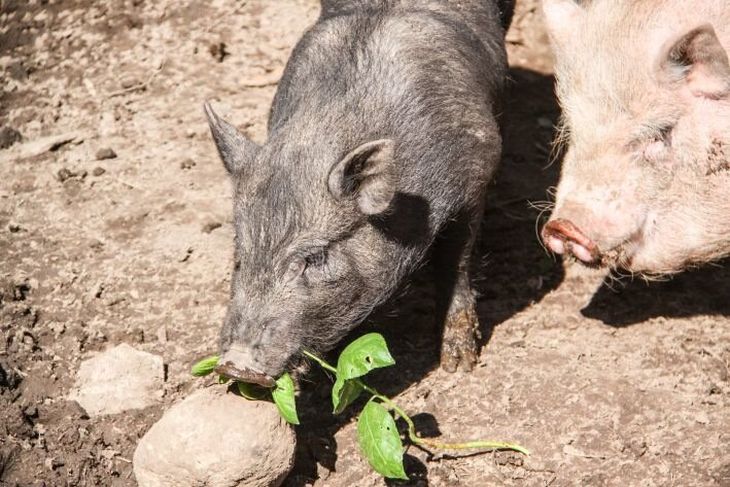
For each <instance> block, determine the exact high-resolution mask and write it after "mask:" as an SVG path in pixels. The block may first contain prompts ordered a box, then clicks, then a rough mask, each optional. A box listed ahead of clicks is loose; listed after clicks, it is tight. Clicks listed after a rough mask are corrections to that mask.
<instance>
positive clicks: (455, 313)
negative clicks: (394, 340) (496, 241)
mask: <svg viewBox="0 0 730 487" xmlns="http://www.w3.org/2000/svg"><path fill="white" fill-rule="evenodd" d="M482 210H483V206H482V205H480V206H479V208H478V210H475V211H473V212H471V213H469V214H463V215H461V216H460V217H459V218H457V219H456V220H455V221H453V222H451V224H449V225H448V227H447V228H446V229H445V230H444V231H443V232H442V234H441V235H440V238H439V240H438V241H437V243H436V247H435V248H434V272H435V274H436V275H435V278H436V287H437V291H438V294H439V298H438V299H439V302H438V304H439V312H440V313H439V315H438V316H440V317H442V319H443V323H444V328H443V340H442V343H441V367H442V368H443V369H444V370H445V371H447V372H456V370H457V368H461V369H462V370H463V371H470V370H472V369H473V368H474V365H475V364H476V362H477V358H478V356H479V353H478V352H479V350H478V347H477V336H478V333H479V317H478V316H477V312H476V299H475V292H474V291H473V290H472V286H471V277H470V268H471V262H472V251H473V247H474V242H475V240H476V238H477V235H478V233H479V226H480V224H481V218H482Z"/></svg>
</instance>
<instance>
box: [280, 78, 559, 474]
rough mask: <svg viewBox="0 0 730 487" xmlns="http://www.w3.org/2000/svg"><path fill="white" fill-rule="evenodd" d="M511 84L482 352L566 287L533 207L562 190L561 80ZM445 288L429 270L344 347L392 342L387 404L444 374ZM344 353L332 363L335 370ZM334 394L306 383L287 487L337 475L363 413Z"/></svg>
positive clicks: (322, 384) (490, 212)
mask: <svg viewBox="0 0 730 487" xmlns="http://www.w3.org/2000/svg"><path fill="white" fill-rule="evenodd" d="M510 78H511V79H512V82H511V83H510V85H509V89H508V97H507V103H506V105H505V107H504V117H503V126H504V151H503V163H502V167H501V168H500V170H499V171H498V174H497V176H496V177H495V180H494V182H493V183H492V185H491V187H490V191H489V196H488V201H487V209H486V214H485V220H484V223H483V230H482V238H481V239H480V242H479V247H478V252H477V255H476V257H477V259H476V260H477V261H479V263H480V264H481V265H480V266H479V267H480V269H479V272H477V275H478V276H479V277H478V279H477V289H478V291H479V294H480V298H479V306H478V311H479V319H480V324H481V330H480V331H481V335H482V340H481V345H482V346H488V342H489V337H490V336H491V332H492V329H493V328H494V327H495V326H498V325H499V324H500V323H502V322H503V321H505V320H506V319H508V318H509V317H510V316H512V315H514V314H515V313H518V312H519V311H521V310H522V309H524V308H525V307H527V306H529V305H530V304H531V303H533V302H536V301H539V300H540V299H541V298H542V297H543V296H544V295H545V294H546V293H548V292H549V291H550V290H552V289H554V288H555V287H556V286H557V285H558V284H560V282H561V281H562V278H563V270H562V266H561V265H560V264H559V263H556V262H555V261H554V260H553V259H552V258H551V257H550V256H548V255H547V254H546V252H545V251H544V250H543V248H542V247H541V245H540V243H539V242H538V240H537V236H536V220H537V218H538V216H539V211H538V210H536V209H535V208H533V206H532V203H535V202H540V201H544V200H545V199H546V198H547V196H546V189H547V188H549V187H552V186H554V185H555V184H556V183H557V178H558V172H559V168H558V165H557V164H554V165H552V166H550V167H547V164H548V159H549V155H550V147H551V141H552V138H553V127H554V125H555V124H556V122H557V118H558V115H559V109H558V106H557V103H556V101H555V98H554V96H553V87H552V86H553V79H552V77H549V76H544V75H542V74H540V73H537V72H533V71H529V70H524V69H512V70H511V71H510ZM437 279H439V276H437V275H434V272H433V270H432V269H431V267H430V266H428V265H427V266H424V268H423V269H422V270H421V271H419V272H418V273H417V274H416V275H415V276H414V277H413V279H412V281H411V283H410V284H409V285H408V287H407V288H405V289H404V290H403V292H402V293H401V294H400V295H399V297H398V298H396V299H394V300H392V301H391V302H390V303H389V304H388V305H387V306H385V307H384V308H383V309H381V310H379V311H378V312H376V313H375V314H374V316H373V317H372V319H371V320H370V323H368V324H366V325H364V326H362V327H360V328H358V329H357V330H356V331H355V332H354V333H353V334H352V335H351V336H349V337H347V338H346V339H345V340H343V344H346V343H349V342H350V341H352V340H353V339H354V338H356V337H358V336H360V335H362V334H363V333H365V332H367V331H372V330H376V331H378V332H380V333H382V334H383V335H384V336H385V338H386V340H387V342H388V344H389V347H390V349H391V352H392V354H393V356H394V357H395V359H396V362H397V365H396V367H397V373H396V374H394V373H393V372H392V370H390V371H389V370H384V371H380V372H377V371H376V372H375V373H373V374H372V376H371V375H369V376H368V382H369V383H371V385H373V386H374V387H376V388H377V389H378V390H379V391H380V392H382V393H384V394H386V395H396V394H398V393H399V392H401V391H402V390H404V389H406V388H407V387H408V386H409V385H411V384H413V383H415V382H417V381H419V380H421V379H423V377H425V376H426V375H427V374H428V373H429V372H430V371H432V370H433V369H435V368H436V367H438V361H439V352H440V336H441V325H440V324H439V323H435V322H434V321H435V320H434V316H435V314H436V313H435V306H434V301H435V299H434V298H435V292H434V289H433V287H434V286H433V283H434V281H436V280H437ZM340 350H341V349H340ZM338 352H339V350H335V351H333V352H332V353H331V354H329V357H330V360H331V361H332V362H334V360H335V358H336V357H337V354H338ZM459 373H461V372H459ZM330 386H331V380H330V378H328V377H327V376H326V375H325V374H324V373H323V372H321V371H312V373H310V374H308V376H307V382H303V383H302V392H301V396H300V397H301V398H300V401H299V403H300V418H301V423H302V425H303V426H300V427H299V428H298V430H297V431H298V432H297V434H298V446H297V457H296V463H295V467H294V470H293V471H292V473H291V474H290V476H289V477H288V478H287V481H286V482H285V484H284V485H286V486H288V487H294V486H303V485H306V484H307V483H308V482H311V479H314V478H317V477H319V476H321V475H323V474H325V473H326V471H327V470H331V469H333V468H334V467H335V466H336V465H335V463H336V459H337V445H336V443H335V441H334V434H335V433H336V432H337V431H338V430H339V428H341V427H342V426H343V425H345V424H347V423H348V422H349V421H351V420H352V419H353V415H354V414H355V412H356V411H359V409H360V407H361V406H362V404H361V403H356V404H355V406H354V407H351V408H350V409H349V410H348V411H347V412H345V413H344V414H342V415H340V416H333V415H330V414H327V413H328V412H329V411H330V410H331V399H330ZM361 401H362V400H361ZM414 413H417V411H414ZM420 419H421V418H419V420H418V421H417V422H416V424H417V425H418V427H419V428H420V429H422V430H423V431H419V432H420V433H421V434H423V435H424V436H433V435H438V434H439V427H438V422H437V421H436V419H435V418H433V417H429V418H428V420H427V421H421V420H420ZM405 464H406V471H407V473H408V474H409V477H410V478H411V483H408V484H403V483H399V484H398V485H419V486H423V485H428V479H427V478H426V467H425V465H423V464H422V463H421V462H420V461H419V460H418V459H416V458H415V457H407V458H406V462H405Z"/></svg>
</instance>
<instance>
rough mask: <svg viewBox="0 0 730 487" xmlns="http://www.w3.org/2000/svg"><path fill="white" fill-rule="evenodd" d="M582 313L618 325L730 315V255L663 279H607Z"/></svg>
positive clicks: (608, 323)
mask: <svg viewBox="0 0 730 487" xmlns="http://www.w3.org/2000/svg"><path fill="white" fill-rule="evenodd" d="M581 313H582V314H583V315H584V316H587V317H589V318H595V319H599V320H601V321H603V322H604V323H606V324H607V325H612V326H617V327H622V326H630V325H633V324H636V323H641V322H643V321H646V320H648V319H651V318H656V317H660V316H663V317H666V318H682V317H691V316H697V315H710V316H730V259H725V260H724V261H721V262H719V263H716V264H709V265H706V266H704V267H702V268H699V269H695V270H692V271H687V272H684V273H682V274H677V275H676V276H672V277H670V278H667V280H666V281H661V282H645V281H643V280H641V279H635V280H632V281H626V282H618V283H616V282H613V283H604V284H603V285H602V286H601V287H600V288H599V289H598V291H596V294H595V295H594V296H593V298H592V299H591V301H590V303H588V306H586V307H585V308H583V310H581Z"/></svg>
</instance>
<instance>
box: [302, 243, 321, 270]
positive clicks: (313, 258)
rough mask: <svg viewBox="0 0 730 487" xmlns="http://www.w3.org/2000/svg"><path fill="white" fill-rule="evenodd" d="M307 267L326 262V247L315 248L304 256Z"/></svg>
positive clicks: (317, 265)
mask: <svg viewBox="0 0 730 487" xmlns="http://www.w3.org/2000/svg"><path fill="white" fill-rule="evenodd" d="M304 260H305V262H306V263H307V267H322V266H323V265H324V264H325V263H326V262H327V249H326V248H324V247H322V248H318V249H315V250H314V251H312V252H310V253H309V254H307V256H306V257H305V258H304Z"/></svg>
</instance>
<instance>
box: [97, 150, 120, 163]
mask: <svg viewBox="0 0 730 487" xmlns="http://www.w3.org/2000/svg"><path fill="white" fill-rule="evenodd" d="M115 157H117V153H116V152H114V151H113V150H112V149H110V148H109V147H103V148H101V149H99V150H98V151H96V160H97V161H103V160H104V159H114V158H115Z"/></svg>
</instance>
